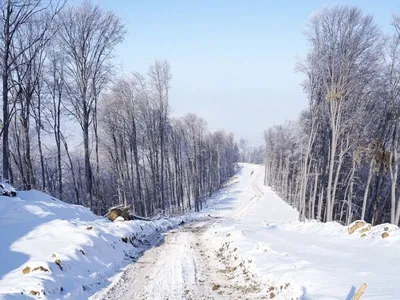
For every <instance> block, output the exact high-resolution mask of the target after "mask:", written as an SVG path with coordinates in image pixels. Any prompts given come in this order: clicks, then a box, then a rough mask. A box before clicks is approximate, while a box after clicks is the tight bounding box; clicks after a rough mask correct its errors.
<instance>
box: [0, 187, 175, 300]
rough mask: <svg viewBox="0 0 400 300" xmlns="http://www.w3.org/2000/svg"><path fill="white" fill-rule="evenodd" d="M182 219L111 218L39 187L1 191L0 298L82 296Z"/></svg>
mask: <svg viewBox="0 0 400 300" xmlns="http://www.w3.org/2000/svg"><path fill="white" fill-rule="evenodd" d="M182 220H183V218H172V219H168V220H166V219H163V220H158V221H154V222H143V221H130V222H116V223H113V222H110V221H108V220H106V219H104V218H101V217H98V216H95V215H94V214H93V213H92V212H90V210H88V209H87V208H84V207H82V206H75V205H69V204H66V203H64V202H62V201H60V200H57V199H55V198H52V197H50V196H48V195H46V194H44V193H41V192H39V191H27V192H19V193H18V195H17V197H4V196H2V197H0V233H1V235H0V236H1V239H0V299H25V298H27V297H28V298H29V297H35V298H37V297H40V298H42V299H43V298H49V299H57V298H60V299H76V298H79V299H86V298H87V296H88V295H90V294H92V293H94V292H95V291H96V290H97V289H99V288H100V287H101V286H102V285H104V284H105V283H106V278H108V277H110V276H112V275H114V274H115V273H116V272H117V271H118V270H119V269H120V268H121V267H124V266H125V265H127V264H128V263H129V262H131V261H132V258H134V257H137V256H139V255H140V253H141V252H142V251H143V250H145V249H147V248H149V247H150V246H152V245H154V244H157V243H158V242H159V241H160V240H161V239H162V234H161V233H162V232H163V231H166V230H169V229H171V228H173V227H176V226H177V225H178V224H179V223H181V222H182ZM126 238H127V239H128V240H126ZM130 242H132V244H134V245H135V246H136V247H133V246H132V245H131V243H130Z"/></svg>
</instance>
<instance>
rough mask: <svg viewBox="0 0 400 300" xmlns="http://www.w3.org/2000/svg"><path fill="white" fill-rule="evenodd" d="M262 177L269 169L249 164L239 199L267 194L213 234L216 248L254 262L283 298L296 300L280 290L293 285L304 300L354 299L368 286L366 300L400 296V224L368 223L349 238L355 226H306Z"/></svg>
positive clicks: (257, 271)
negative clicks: (355, 295)
mask: <svg viewBox="0 0 400 300" xmlns="http://www.w3.org/2000/svg"><path fill="white" fill-rule="evenodd" d="M252 171H253V175H250V174H251V172H252ZM262 174H263V167H262V166H251V165H245V167H244V170H243V172H241V175H240V176H239V178H238V181H239V182H238V183H237V187H236V189H237V190H240V191H241V192H240V193H237V194H236V196H234V198H238V199H242V200H238V199H236V200H233V201H244V199H251V198H252V197H253V196H252V194H253V195H254V194H257V193H262V194H261V195H260V197H255V198H253V200H252V201H251V200H250V201H249V202H248V204H247V205H243V204H242V208H241V209H239V210H236V211H235V210H234V211H235V212H234V213H233V214H232V215H231V216H230V217H229V218H224V220H223V221H222V222H220V223H217V224H215V225H214V226H213V227H212V228H210V230H208V232H207V235H208V237H209V238H212V239H213V241H214V242H215V246H214V249H220V247H221V246H222V245H227V244H229V248H227V247H224V248H223V249H224V255H225V256H226V257H229V256H232V255H233V253H235V255H239V256H240V257H241V259H243V260H244V261H247V262H249V261H250V262H251V263H249V268H250V270H252V272H253V273H255V274H258V275H259V276H261V277H262V278H263V279H264V281H265V282H266V283H268V284H269V285H272V286H274V287H275V290H274V293H275V296H276V297H277V298H278V299H290V297H291V295H289V296H288V295H286V296H285V295H282V294H280V293H279V292H280V290H281V289H283V290H284V289H285V287H287V286H291V287H294V290H293V293H294V294H293V297H301V299H352V297H353V296H354V294H355V292H356V290H357V289H358V288H359V287H360V286H361V285H362V284H363V283H366V284H367V288H366V290H365V293H364V295H363V296H362V298H361V299H362V300H370V299H371V300H372V299H375V300H377V299H382V300H383V299H385V300H387V299H393V300H394V299H400V286H399V280H400V264H398V263H397V262H399V261H400V230H399V228H398V227H397V226H393V225H390V224H383V225H379V226H374V227H370V226H369V225H368V224H366V225H364V226H362V227H360V228H358V229H357V230H356V231H355V232H354V233H352V234H349V228H351V227H352V226H349V228H348V227H347V226H342V225H340V224H338V223H335V222H331V223H320V222H316V221H313V222H306V223H301V222H298V221H297V220H298V213H297V211H295V210H294V209H293V208H292V207H290V206H289V205H288V204H286V203H285V202H284V201H283V200H282V199H280V198H279V196H277V194H276V193H274V192H273V191H272V190H271V188H270V187H265V186H263V176H262ZM218 241H219V242H218ZM234 249H237V250H235V251H233V250H234ZM275 291H276V292H275Z"/></svg>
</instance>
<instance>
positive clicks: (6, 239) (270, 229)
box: [0, 164, 400, 300]
mask: <svg viewBox="0 0 400 300" xmlns="http://www.w3.org/2000/svg"><path fill="white" fill-rule="evenodd" d="M207 206H208V207H207V208H205V209H204V210H203V211H202V212H201V213H198V214H195V213H190V214H188V215H187V216H185V217H182V218H172V219H163V220H157V221H153V222H144V221H129V222H115V223H113V222H110V221H108V220H106V219H104V218H101V217H97V216H95V215H93V214H92V213H91V212H90V211H89V210H88V209H86V208H83V207H81V206H74V205H68V204H66V203H64V202H62V201H59V200H57V199H54V198H52V197H50V196H48V195H46V194H44V193H41V192H38V191H29V192H19V193H18V195H17V197H14V198H11V197H0V232H1V243H0V298H1V299H3V298H4V299H25V298H27V297H28V298H42V299H45V298H47V299H87V298H89V297H91V298H92V299H107V298H110V297H111V298H113V297H118V298H121V299H132V297H133V298H135V297H134V296H135V295H141V296H143V297H145V298H143V299H160V297H168V299H170V300H171V299H202V298H201V297H204V296H205V297H211V298H210V299H238V297H239V296H241V297H242V296H245V297H248V298H249V297H250V298H249V299H266V298H267V299H268V298H274V299H292V298H293V299H296V298H299V299H352V297H353V296H354V294H355V292H356V290H357V289H358V288H359V287H360V286H361V285H362V284H363V283H365V284H367V288H366V290H365V293H364V295H363V296H362V298H361V299H362V300H372V299H374V300H378V299H382V300H383V299H385V300H386V299H393V300H394V299H400V288H399V285H398V280H399V279H400V275H399V274H400V266H399V264H397V262H398V261H399V260H400V231H399V229H398V227H396V226H392V225H389V224H384V225H379V226H375V227H370V226H369V225H368V224H361V223H360V224H358V223H357V225H358V226H359V227H358V228H355V227H353V226H354V225H355V224H353V225H352V226H350V227H346V226H342V225H340V224H338V223H327V224H324V223H319V222H314V221H313V222H306V223H300V222H298V221H297V219H298V213H297V211H296V210H295V209H293V208H292V207H290V206H289V205H288V204H287V203H285V202H284V201H283V200H282V199H280V198H279V197H278V196H277V195H276V193H274V192H273V191H272V190H271V188H269V187H264V186H263V167H262V166H258V165H250V164H243V165H242V167H241V169H240V171H239V172H238V174H237V175H236V176H234V177H233V178H232V179H231V180H230V181H229V182H227V183H226V184H225V186H224V187H223V188H222V189H221V190H219V191H218V192H217V193H215V195H214V196H213V197H212V198H211V199H209V200H207ZM195 220H201V222H195V223H194V224H192V225H190V226H184V227H183V228H182V229H179V228H180V227H179V228H178V229H175V230H173V231H171V232H170V233H168V232H169V230H170V229H172V228H177V227H178V225H180V224H181V225H182V221H184V222H183V223H185V224H186V223H188V222H189V221H195ZM353 229H354V230H353ZM349 230H350V232H351V234H350V233H349ZM353 231H354V232H353ZM164 233H167V236H166V237H167V238H166V241H165V243H163V244H162V245H161V246H159V247H155V248H153V249H150V250H148V251H147V252H146V253H145V254H144V256H143V257H140V255H141V253H142V252H143V251H144V250H147V249H149V248H152V246H154V245H156V244H159V243H160V241H162V240H163V238H164ZM132 244H133V245H132ZM177 253H180V254H181V255H177ZM134 258H135V259H136V258H137V259H138V263H137V264H136V263H135V262H134V263H133V264H130V263H131V262H132V259H134ZM129 264H130V267H128V268H125V267H126V266H127V265H129ZM135 265H137V267H136V266H135ZM139 275H140V276H139ZM164 277H165V278H164ZM110 293H111V294H110ZM110 295H111V296H110ZM199 297H200V298H199ZM140 299H141V298H140ZM161 299H164V298H161ZM207 299H208V298H207Z"/></svg>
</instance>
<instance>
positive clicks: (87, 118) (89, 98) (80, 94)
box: [59, 1, 125, 208]
mask: <svg viewBox="0 0 400 300" xmlns="http://www.w3.org/2000/svg"><path fill="white" fill-rule="evenodd" d="M60 22H61V30H60V34H59V44H60V47H61V49H63V51H64V52H65V55H66V74H67V76H68V79H67V80H66V83H67V88H68V93H69V95H70V102H71V105H72V109H71V111H70V112H71V114H73V115H74V116H75V118H76V120H77V121H78V123H79V125H80V127H81V129H82V133H83V143H84V152H85V180H86V201H87V203H88V206H89V207H90V208H92V206H93V173H92V166H91V162H90V149H89V145H90V142H89V139H90V126H91V124H92V122H93V120H94V118H96V116H95V107H96V105H97V104H96V103H97V102H96V101H97V100H98V95H99V92H100V89H101V87H103V86H104V82H103V80H104V77H103V76H104V73H108V72H109V68H110V67H111V65H110V62H111V61H110V60H111V58H112V55H113V51H114V49H115V46H116V45H117V44H119V43H120V42H122V40H123V38H124V34H125V31H124V27H123V25H122V23H121V20H120V19H119V18H118V17H117V16H115V15H114V14H113V13H112V12H104V11H103V10H102V9H101V8H100V7H99V6H94V5H92V4H91V3H90V2H87V1H85V2H83V3H82V4H81V5H79V6H78V7H68V8H67V9H66V10H65V11H64V12H63V13H62V14H61V17H60Z"/></svg>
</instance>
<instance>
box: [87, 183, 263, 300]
mask: <svg viewBox="0 0 400 300" xmlns="http://www.w3.org/2000/svg"><path fill="white" fill-rule="evenodd" d="M256 179H259V178H258V177H257V178H256V176H255V177H254V179H253V180H252V183H251V185H250V186H251V189H252V191H251V192H250V193H249V195H248V196H247V199H246V198H245V199H242V200H243V201H241V202H240V203H237V205H235V206H234V207H235V208H234V209H226V210H224V212H221V210H216V211H215V213H214V216H215V217H211V218H209V219H208V220H207V221H201V222H196V223H194V224H189V225H186V226H184V227H183V228H181V229H178V230H174V231H171V232H169V233H168V234H166V236H165V240H164V242H163V243H162V244H160V245H159V246H157V247H155V248H153V249H151V250H149V251H147V252H145V253H144V255H143V256H142V257H140V258H139V259H138V261H137V262H135V263H132V264H131V265H130V266H128V267H127V269H126V270H125V272H124V273H123V275H122V276H121V277H120V278H119V279H118V281H117V282H116V283H115V284H114V285H113V286H112V287H111V288H109V289H108V290H106V291H103V292H100V293H98V294H97V295H95V296H94V297H92V299H122V300H124V299H126V300H128V299H143V300H144V299H159V300H162V299H170V300H171V299H193V300H196V299H241V298H242V297H243V299H246V298H249V299H261V298H263V299H265V297H266V296H267V290H264V291H262V290H261V287H260V284H261V283H260V281H259V280H258V279H257V276H255V275H254V274H251V273H250V271H249V270H248V269H247V268H246V264H245V263H242V264H241V267H240V270H237V267H236V268H235V266H233V264H232V262H231V261H230V260H229V259H227V258H226V257H224V253H223V251H222V249H223V248H221V249H218V251H215V249H213V248H212V247H209V245H210V244H212V241H211V239H212V237H210V236H207V235H206V234H205V233H206V232H209V231H211V230H212V229H213V228H215V227H216V226H218V224H220V223H221V222H222V220H223V219H228V218H235V217H238V216H240V215H242V214H243V213H244V212H245V211H247V210H249V209H250V208H251V207H252V206H253V205H254V203H255V202H256V201H257V200H259V199H260V197H262V196H263V192H262V191H261V189H260V188H259V186H258V182H257V181H256ZM216 215H217V216H216ZM215 233H216V232H215ZM225 245H226V244H225ZM219 250H221V251H219ZM224 250H225V249H224ZM239 264H240V263H239ZM236 270H237V272H236ZM241 282H243V284H240V283H241Z"/></svg>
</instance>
